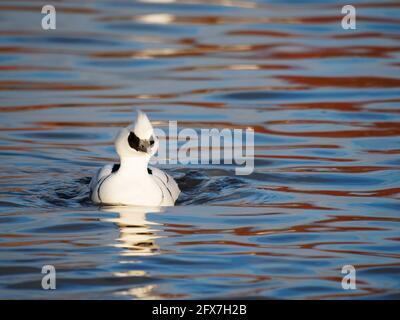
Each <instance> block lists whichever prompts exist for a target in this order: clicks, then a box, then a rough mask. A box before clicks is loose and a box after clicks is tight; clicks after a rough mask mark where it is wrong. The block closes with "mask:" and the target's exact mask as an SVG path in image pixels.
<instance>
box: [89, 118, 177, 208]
mask: <svg viewBox="0 0 400 320" xmlns="http://www.w3.org/2000/svg"><path fill="white" fill-rule="evenodd" d="M115 146H116V149H117V153H118V155H119V156H120V163H119V164H114V165H112V164H109V165H106V166H104V167H103V168H101V169H99V170H98V172H97V174H96V175H95V176H94V177H93V178H92V180H91V182H90V192H91V199H92V201H93V202H95V203H102V204H108V205H135V206H173V205H174V203H175V201H176V199H177V198H178V196H179V193H180V190H179V187H178V185H177V184H176V182H175V181H174V179H173V178H172V177H171V176H169V175H168V174H167V173H165V172H163V171H161V170H160V169H157V168H153V167H148V163H149V160H150V157H151V156H152V155H153V154H154V153H155V152H156V151H157V148H158V141H157V140H156V137H154V135H153V128H152V126H151V124H150V122H149V120H148V119H147V117H146V115H145V114H144V113H141V112H139V114H138V118H137V120H136V123H135V124H133V125H131V126H129V127H127V128H125V129H123V130H122V131H121V132H120V134H119V135H118V137H117V138H116V140H115Z"/></svg>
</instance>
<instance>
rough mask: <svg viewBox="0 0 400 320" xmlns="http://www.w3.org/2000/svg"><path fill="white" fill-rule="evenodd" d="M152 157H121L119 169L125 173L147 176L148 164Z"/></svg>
mask: <svg viewBox="0 0 400 320" xmlns="http://www.w3.org/2000/svg"><path fill="white" fill-rule="evenodd" d="M149 160H150V157H147V156H140V157H121V158H120V168H119V170H118V171H121V172H123V174H124V175H129V176H130V177H132V176H137V177H140V176H145V175H147V174H148V172H147V166H148V164H149Z"/></svg>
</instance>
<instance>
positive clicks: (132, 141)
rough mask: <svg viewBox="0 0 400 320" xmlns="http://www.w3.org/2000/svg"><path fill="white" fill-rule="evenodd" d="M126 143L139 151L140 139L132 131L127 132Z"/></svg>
mask: <svg viewBox="0 0 400 320" xmlns="http://www.w3.org/2000/svg"><path fill="white" fill-rule="evenodd" d="M128 143H129V146H130V147H131V148H132V149H135V150H136V151H139V143H140V139H139V137H138V136H137V135H136V134H135V133H134V132H131V133H129V137H128Z"/></svg>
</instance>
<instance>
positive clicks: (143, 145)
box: [128, 132, 154, 152]
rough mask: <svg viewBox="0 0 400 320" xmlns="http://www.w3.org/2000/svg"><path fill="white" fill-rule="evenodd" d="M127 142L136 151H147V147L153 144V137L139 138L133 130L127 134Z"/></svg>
mask: <svg viewBox="0 0 400 320" xmlns="http://www.w3.org/2000/svg"><path fill="white" fill-rule="evenodd" d="M128 143H129V146H130V147H131V148H132V149H135V150H136V151H142V152H147V149H148V148H149V147H150V146H151V145H153V144H154V139H153V138H151V140H150V141H149V140H141V139H140V138H139V137H138V136H137V135H136V134H135V133H134V132H130V133H129V136H128Z"/></svg>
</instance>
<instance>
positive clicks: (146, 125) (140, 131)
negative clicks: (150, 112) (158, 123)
mask: <svg viewBox="0 0 400 320" xmlns="http://www.w3.org/2000/svg"><path fill="white" fill-rule="evenodd" d="M131 128H132V129H131V130H132V131H133V132H134V133H135V134H136V136H137V137H138V138H139V139H144V140H148V139H150V137H151V135H152V134H153V126H152V125H151V123H150V120H149V118H147V116H146V114H145V113H144V112H142V111H140V110H138V111H137V116H136V121H135V122H134V124H133V126H132V127H131Z"/></svg>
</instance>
